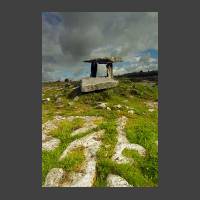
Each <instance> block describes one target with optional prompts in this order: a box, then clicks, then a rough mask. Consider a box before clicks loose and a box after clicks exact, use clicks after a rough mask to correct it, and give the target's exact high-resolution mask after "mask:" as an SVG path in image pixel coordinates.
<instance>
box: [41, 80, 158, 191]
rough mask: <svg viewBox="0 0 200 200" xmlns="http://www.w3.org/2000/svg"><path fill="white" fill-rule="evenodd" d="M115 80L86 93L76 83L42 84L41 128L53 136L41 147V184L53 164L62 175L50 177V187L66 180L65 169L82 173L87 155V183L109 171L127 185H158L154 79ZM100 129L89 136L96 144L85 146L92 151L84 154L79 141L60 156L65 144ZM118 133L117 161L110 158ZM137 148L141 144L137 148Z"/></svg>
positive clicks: (100, 183) (102, 182) (103, 182)
mask: <svg viewBox="0 0 200 200" xmlns="http://www.w3.org/2000/svg"><path fill="white" fill-rule="evenodd" d="M118 80H119V85H118V86H117V87H115V88H112V89H108V90H104V91H99V92H92V93H86V94H81V93H79V89H78V86H79V82H71V81H69V82H59V81H58V82H51V83H44V84H43V87H42V124H43V131H46V136H45V137H47V138H48V137H49V139H50V140H51V139H54V141H59V143H58V144H57V145H55V147H54V148H52V149H50V150H48V149H43V150H42V185H43V186H45V185H46V186H47V185H48V184H46V183H45V182H47V180H46V178H47V176H48V173H49V172H50V170H51V169H54V168H56V169H63V171H64V172H63V171H62V173H63V174H64V175H63V174H62V173H61V174H62V180H59V181H57V180H55V177H54V182H56V181H57V182H56V184H57V185H56V186H62V184H63V183H64V182H68V184H69V182H70V176H71V174H73V173H75V174H76V173H79V174H80V173H82V175H83V173H85V174H86V173H87V172H84V169H83V168H84V167H87V166H88V163H89V162H90V159H91V160H92V161H93V164H94V166H95V169H94V170H93V171H92V172H91V174H92V173H93V176H92V175H91V174H90V176H91V180H90V184H91V186H93V187H107V186H108V180H107V178H108V176H109V175H110V174H113V175H117V176H119V177H121V178H122V179H123V180H125V181H127V183H128V184H129V185H130V186H133V187H156V186H158V179H159V176H158V84H157V80H153V81H152V80H151V81H149V80H139V81H138V80H135V79H133V78H129V77H127V78H126V77H119V78H118ZM71 116H78V117H71ZM86 116H87V117H86ZM70 117H71V118H70ZM69 119H70V120H69ZM123 120H124V121H123ZM87 123H88V125H87ZM120 123H121V124H120ZM122 123H124V124H122ZM45 128H46V129H45ZM47 130H48V131H47ZM102 130H103V132H102V133H101V134H100V136H99V138H100V139H96V140H95V141H94V142H96V143H95V144H97V145H96V146H92V144H91V146H89V147H88V149H89V151H88V152H90V150H91V151H92V150H93V153H91V152H90V153H91V154H87V153H85V150H84V145H82V146H81V145H80V146H78V147H77V148H73V147H71V149H72V150H71V151H70V152H69V153H68V154H66V155H65V156H64V155H63V152H64V151H65V150H66V148H70V144H71V146H73V145H72V144H74V145H75V144H76V141H86V139H87V137H89V136H90V135H91V134H93V133H96V132H101V131H102ZM119 134H122V135H123V134H125V136H124V142H125V143H126V144H125V146H127V148H124V149H123V151H122V152H121V154H122V155H121V158H120V159H121V160H120V159H119V158H116V159H115V157H114V155H115V154H116V151H117V150H116V146H117V145H120V142H119ZM82 138H86V139H85V140H81V139H82ZM50 140H49V141H50ZM44 141H45V139H44ZM47 141H48V140H47ZM52 141H53V140H52ZM88 141H89V140H88ZM90 141H93V139H91V140H90ZM55 143H56V142H55ZM83 143H84V142H83ZM134 144H136V145H135V146H136V147H134ZM128 145H129V146H128ZM137 145H138V146H139V147H138V146H137ZM75 146H76V145H75ZM130 146H131V147H130ZM129 147H130V148H129ZM137 147H138V148H140V149H143V153H141V151H140V150H139V149H137ZM134 148H135V149H134ZM62 156H63V159H61V157H62ZM88 169H89V168H88ZM83 176H84V175H83ZM49 177H51V176H49ZM71 179H72V178H71ZM91 181H92V183H91ZM58 182H59V183H58Z"/></svg>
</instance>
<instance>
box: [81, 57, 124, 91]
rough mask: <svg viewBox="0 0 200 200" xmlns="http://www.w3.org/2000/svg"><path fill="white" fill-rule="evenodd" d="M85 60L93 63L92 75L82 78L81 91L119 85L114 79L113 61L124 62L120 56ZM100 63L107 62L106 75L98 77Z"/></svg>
mask: <svg viewBox="0 0 200 200" xmlns="http://www.w3.org/2000/svg"><path fill="white" fill-rule="evenodd" d="M84 62H87V63H91V73H90V77H88V78H83V79H82V80H81V92H92V91H95V90H102V89H107V88H112V87H115V86H117V85H118V81H117V80H114V79H113V63H114V62H122V59H121V58H119V57H105V58H94V59H90V60H85V61H84ZM98 64H106V71H107V73H106V76H105V77H97V69H98Z"/></svg>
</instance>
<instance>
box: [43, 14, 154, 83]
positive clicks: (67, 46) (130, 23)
mask: <svg viewBox="0 0 200 200" xmlns="http://www.w3.org/2000/svg"><path fill="white" fill-rule="evenodd" d="M101 56H121V57H122V59H123V61H124V62H120V63H114V68H113V71H114V74H115V75H118V74H124V73H129V72H134V71H140V70H143V71H145V70H154V69H158V13H156V12H130V13H129V12H43V13H42V80H43V81H54V80H63V79H65V78H70V79H80V78H81V77H86V76H89V75H90V64H89V63H84V62H83V60H85V59H89V58H92V57H101ZM105 74H106V73H105V66H104V65H99V67H98V75H105Z"/></svg>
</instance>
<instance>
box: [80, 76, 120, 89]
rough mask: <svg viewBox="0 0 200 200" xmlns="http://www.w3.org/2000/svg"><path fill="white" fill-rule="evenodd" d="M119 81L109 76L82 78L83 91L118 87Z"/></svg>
mask: <svg viewBox="0 0 200 200" xmlns="http://www.w3.org/2000/svg"><path fill="white" fill-rule="evenodd" d="M117 85H118V81H116V80H114V79H112V78H108V77H96V78H91V77H90V78H83V79H82V80H81V92H92V91H95V90H102V89H107V88H112V87H116V86H117Z"/></svg>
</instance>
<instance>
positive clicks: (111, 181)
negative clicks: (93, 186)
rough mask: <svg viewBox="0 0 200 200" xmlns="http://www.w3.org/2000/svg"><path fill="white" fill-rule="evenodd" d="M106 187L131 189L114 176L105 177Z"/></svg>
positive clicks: (120, 178)
mask: <svg viewBox="0 0 200 200" xmlns="http://www.w3.org/2000/svg"><path fill="white" fill-rule="evenodd" d="M107 186H108V187H133V186H132V185H129V183H128V182H127V181H126V180H125V179H123V178H122V177H120V176H118V175H114V174H109V175H108V177H107Z"/></svg>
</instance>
